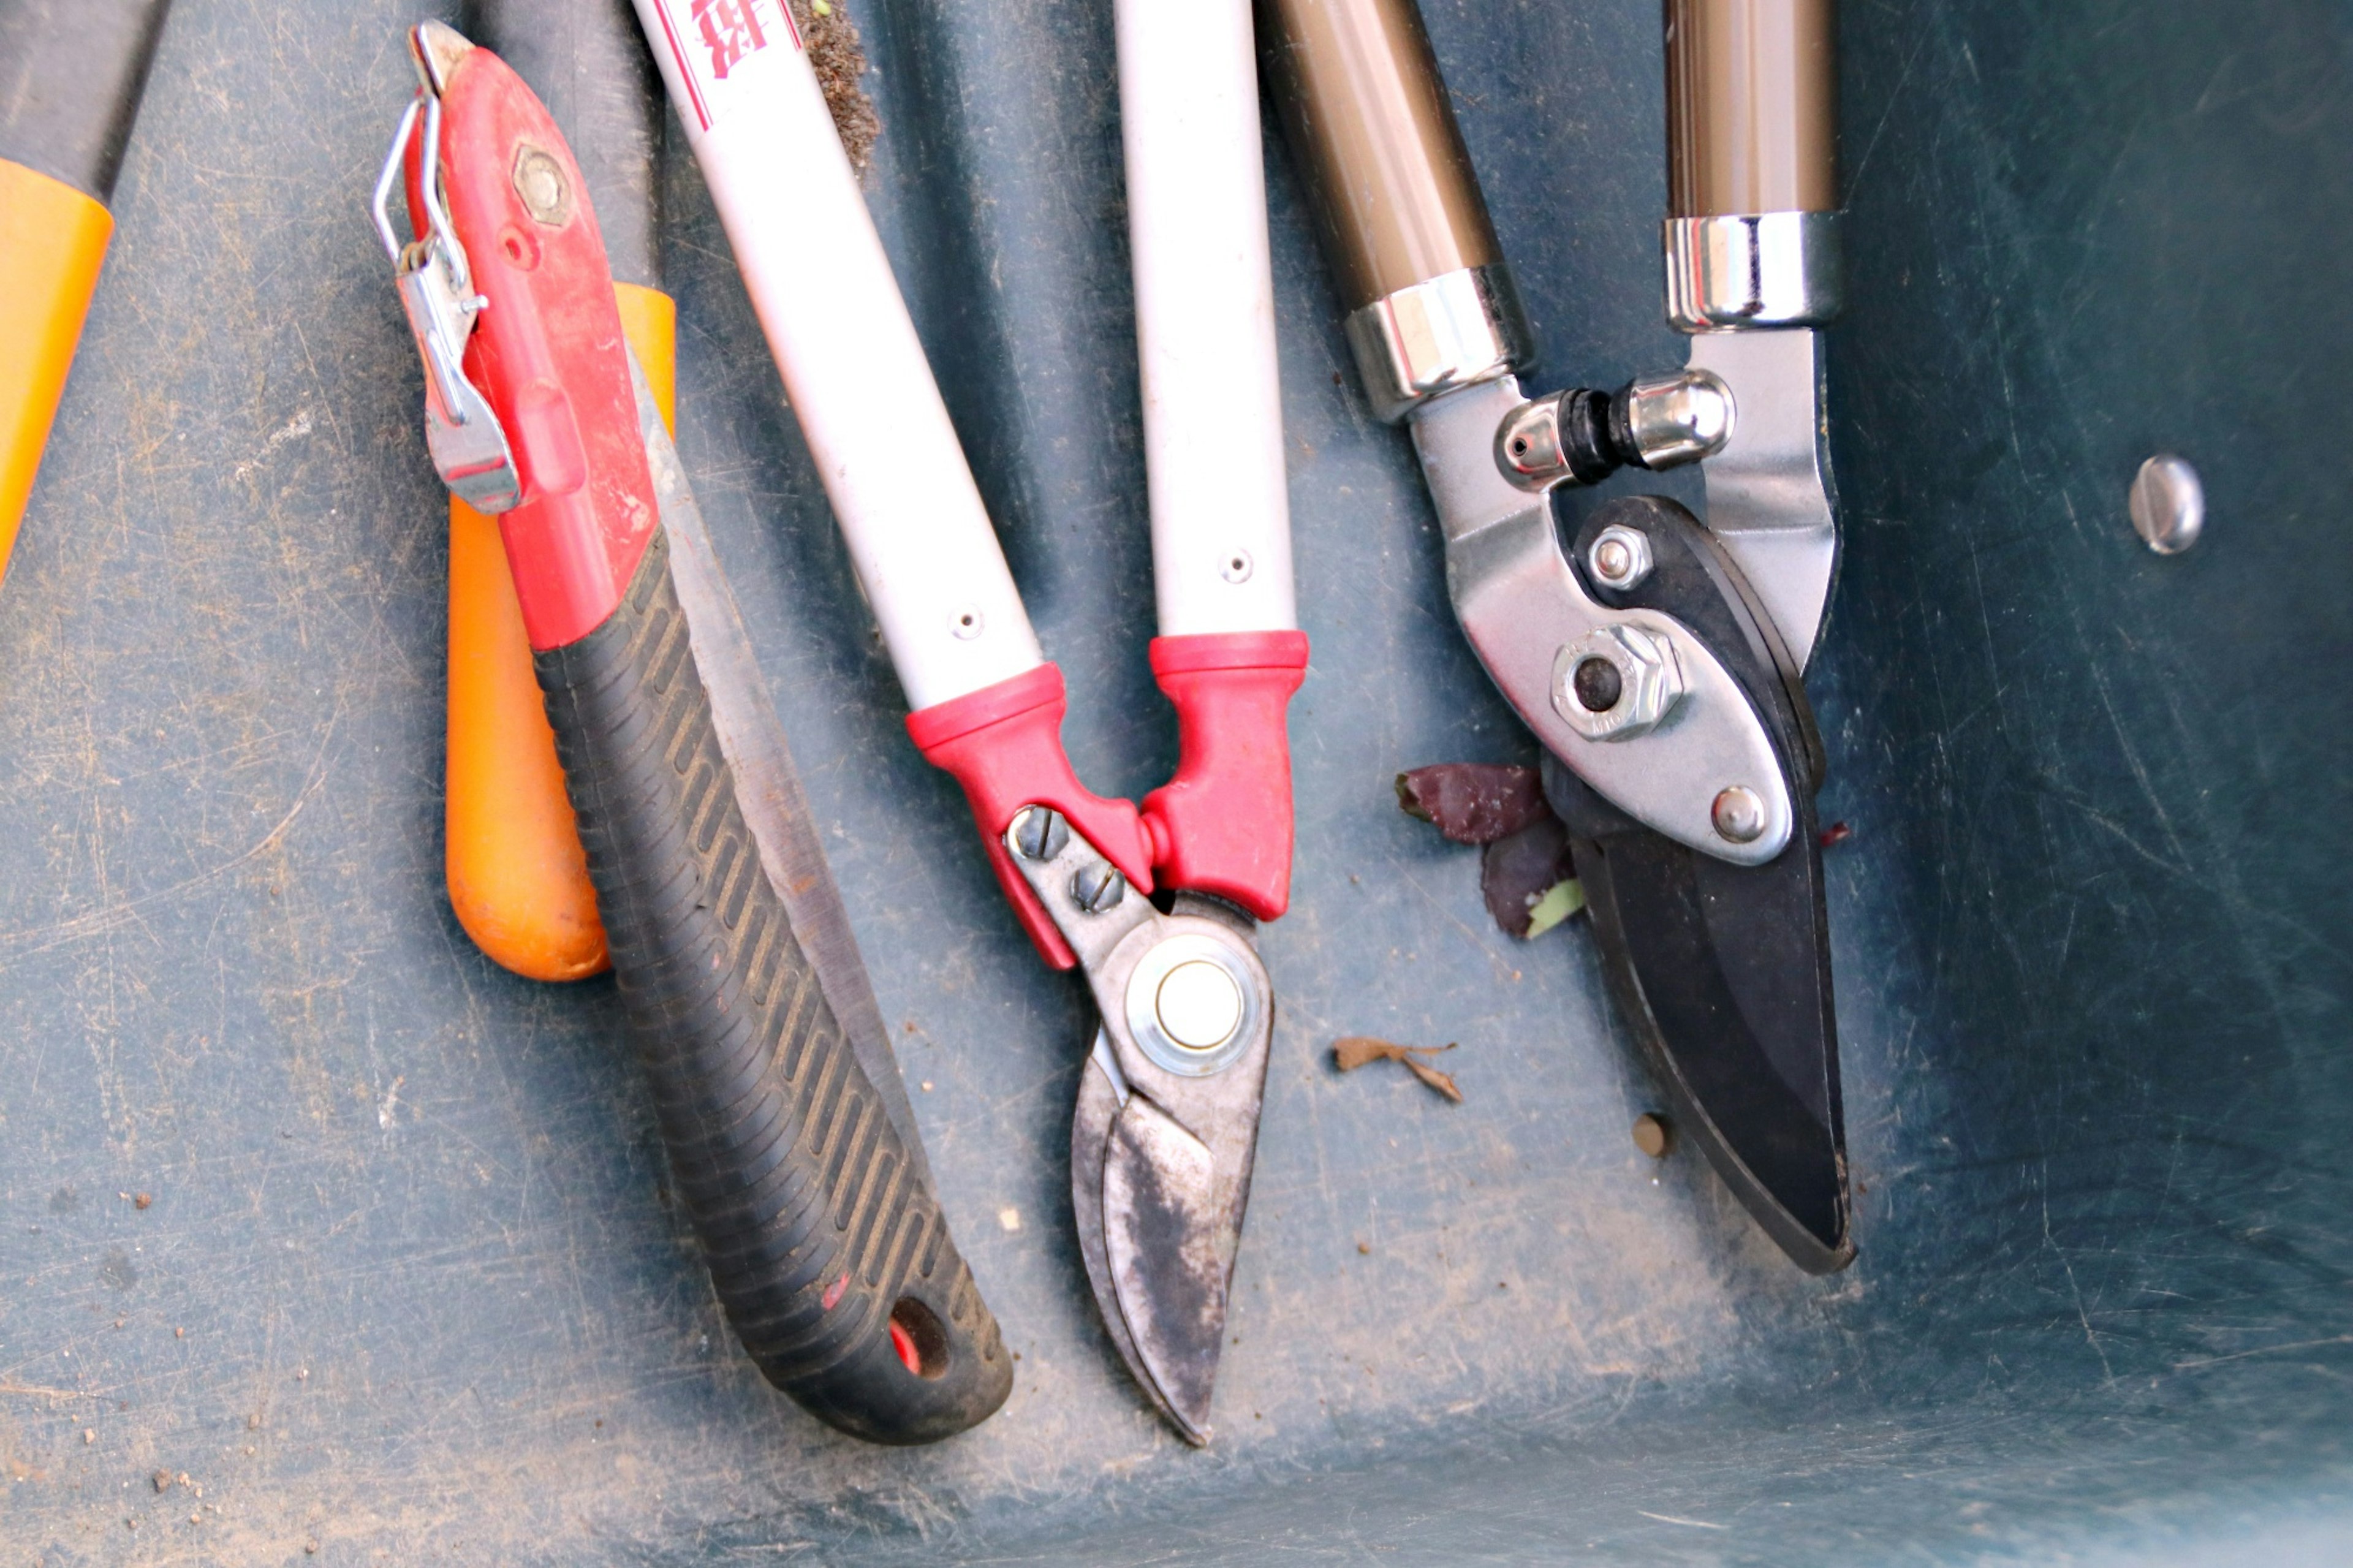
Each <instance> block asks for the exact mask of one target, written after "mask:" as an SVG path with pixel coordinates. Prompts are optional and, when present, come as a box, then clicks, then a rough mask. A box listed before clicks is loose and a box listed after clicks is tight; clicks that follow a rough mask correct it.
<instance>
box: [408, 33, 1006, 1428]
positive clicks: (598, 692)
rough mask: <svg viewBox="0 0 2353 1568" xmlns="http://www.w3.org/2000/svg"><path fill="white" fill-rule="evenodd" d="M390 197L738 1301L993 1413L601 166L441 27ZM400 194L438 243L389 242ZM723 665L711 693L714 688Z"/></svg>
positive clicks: (866, 1402) (759, 1348) (593, 860)
mask: <svg viewBox="0 0 2353 1568" xmlns="http://www.w3.org/2000/svg"><path fill="white" fill-rule="evenodd" d="M410 38H411V47H412V53H413V55H414V57H415V61H416V65H417V78H418V82H419V85H418V89H417V95H416V97H415V99H414V100H412V101H411V102H410V104H409V106H408V108H407V110H406V112H405V113H404V114H403V115H402V117H401V121H400V127H399V130H398V132H396V136H395V138H394V142H393V148H392V153H391V155H390V157H389V158H388V159H387V160H386V163H385V169H384V173H383V174H382V176H381V177H380V178H379V180H378V182H377V184H376V188H375V218H376V224H377V227H378V231H379V234H380V236H381V237H382V238H383V240H384V243H385V248H386V250H387V251H388V252H389V253H390V255H391V256H392V258H393V263H394V268H395V274H396V279H397V281H398V285H399V290H400V296H401V300H402V303H403V305H404V306H405V307H406V311H407V315H408V321H409V325H410V328H411V330H412V331H413V333H414V335H415V337H416V340H417V350H418V353H419V355H420V357H421V358H422V360H423V362H424V366H425V389H426V396H425V416H426V419H425V422H426V436H427V447H428V448H429V449H430V451H431V454H432V457H433V460H434V464H435V467H436V468H437V469H438V471H439V473H440V475H441V477H442V479H443V480H444V481H445V482H446V483H447V484H448V486H449V488H450V489H451V490H452V491H453V492H454V493H456V494H457V495H458V496H459V498H460V499H462V500H465V501H466V502H468V503H469V504H470V505H471V506H472V507H474V508H476V509H477V510H480V511H483V512H486V513H491V514H494V515H496V516H497V517H498V519H499V529H500V534H501V539H502V542H503V543H504V546H505V551H506V556H507V562H508V564H509V566H510V568H511V569H512V575H513V581H514V589H515V594H516V596H517V599H518V600H519V602H520V605H521V608H522V621H523V626H524V630H525V632H526V634H527V636H528V638H529V642H530V645H531V649H532V658H533V666H534V668H535V670H536V674H537V677H538V681H539V685H540V689H541V690H542V692H543V695H544V699H545V704H546V711H547V716H548V719H549V721H550V723H551V725H552V726H553V728H554V734H555V744H556V752H557V755H558V757H559V759H560V761H561V763H562V767H563V773H564V780H565V788H566V790H567V792H568V794H569V795H570V797H571V802H572V805H573V808H574V811H575V815H576V817H577V820H578V825H579V832H580V838H581V842H582V844H583V846H584V847H585V848H586V857H587V866H588V874H589V878H590V879H591V881H592V882H593V883H594V885H595V889H596V909H597V913H598V914H599V915H600V916H601V918H602V921H603V924H604V928H605V931H606V935H607V942H608V944H609V947H610V951H611V956H612V963H613V968H614V970H615V973H616V976H617V980H618V983H619V984H618V992H619V997H620V1001H621V1005H622V1008H623V1011H624V1014H625V1016H627V1019H628V1025H629V1028H630V1032H631V1034H632V1035H633V1036H634V1037H635V1041H636V1045H637V1050H638V1058H639V1061H640V1063H641V1064H642V1066H643V1068H644V1069H645V1071H646V1073H647V1076H648V1079H649V1086H650V1088H651V1090H652V1099H653V1102H654V1106H655V1110H656V1114H657V1120H658V1121H659V1124H660V1127H661V1131H662V1134H663V1138H664V1141H665V1142H666V1143H667V1144H668V1147H669V1152H670V1169H671V1174H672V1178H673V1181H674V1183H675V1185H676V1187H677V1189H678V1190H679V1192H680V1193H681V1195H682V1196H683V1198H684V1199H685V1203H686V1206H687V1208H688V1210H689V1212H690V1213H691V1215H692V1218H693V1222H694V1226H695V1230H696V1233H697V1235H698V1236H699V1237H700V1238H701V1240H702V1247H703V1252H704V1255H705V1258H706V1259H707V1261H708V1262H709V1264H710V1267H711V1271H712V1280H713V1282H714V1284H715V1285H716V1286H717V1288H718V1293H719V1298H720V1301H721V1304H722V1305H723V1308H724V1309H725V1310H726V1313H727V1316H728V1319H729V1321H730V1322H731V1324H732V1325H733V1328H734V1330H735V1332H736V1334H737V1336H738V1337H739V1338H740V1339H741V1340H742V1341H743V1342H744V1348H745V1349H746V1351H747V1352H750V1354H751V1355H752V1357H753V1359H754V1362H755V1363H757V1364H758V1365H759V1367H760V1369H761V1371H762V1372H763V1373H765V1375H766V1376H767V1378H768V1379H769V1381H770V1382H771V1383H773V1384H776V1386H777V1387H779V1388H780V1389H782V1390H784V1391H785V1392H786V1394H790V1395H792V1396H793V1397H794V1398H795V1399H796V1400H797V1401H799V1402H800V1403H801V1404H802V1405H805V1406H806V1407H807V1408H808V1409H809V1410H810V1411H811V1412H812V1413H814V1414H816V1415H818V1416H820V1417H821V1418H823V1419H825V1420H827V1421H828V1422H830V1423H831V1424H832V1425H834V1426H838V1427H840V1428H841V1429H842V1430H844V1431H847V1432H850V1433H852V1434H854V1435H856V1436H862V1437H866V1438H869V1439H871V1440H874V1441H878V1442H887V1443H915V1442H926V1441H931V1440H934V1439H936V1438H940V1437H944V1436H949V1435H951V1434H953V1433H955V1432H959V1431H962V1430H964V1429H965V1428H966V1427H968V1426H972V1425H974V1424H975V1423H976V1422H978V1421H980V1420H983V1419H985V1418H986V1417H987V1415H989V1414H990V1413H991V1412H993V1411H995V1410H996V1409H997V1407H998V1406H999V1405H1002V1404H1003V1403H1004V1401H1005V1398H1006V1396H1007V1394H1008V1393H1009V1392H1010V1389H1011V1386H1012V1370H1011V1364H1010V1358H1009V1356H1008V1352H1007V1351H1006V1349H1005V1347H1004V1345H1003V1342H1002V1341H1001V1339H1000V1337H999V1334H998V1331H997V1323H996V1321H995V1319H994V1318H993V1317H992V1316H991V1315H990V1313H989V1311H988V1309H987V1306H986V1304H985V1303H983V1302H982V1300H981V1299H980V1296H979V1292H978V1290H977V1289H976V1286H975V1285H974V1282H973V1279H972V1275H971V1271H970V1270H969V1269H968V1268H966V1267H965V1262H964V1260H963V1258H961V1257H960V1256H959V1255H958V1253H957V1251H956V1248H955V1244H954V1242H953V1241H952V1240H951V1239H950V1238H949V1236H948V1233H947V1226H946V1222H945V1219H944V1216H943V1215H942V1214H941V1212H940V1208H939V1205H938V1203H937V1200H936V1199H935V1197H934V1194H933V1193H932V1190H931V1184H930V1179H929V1173H928V1171H927V1170H926V1168H925V1166H924V1163H923V1158H922V1151H921V1147H920V1145H919V1144H916V1143H915V1142H913V1135H912V1131H910V1130H903V1129H902V1124H901V1122H900V1121H898V1120H896V1119H894V1117H893V1115H892V1104H891V1100H890V1098H889V1096H888V1095H887V1094H886V1092H885V1089H883V1087H881V1085H879V1084H878V1083H877V1081H876V1077H877V1075H878V1074H879V1073H881V1071H883V1070H884V1069H886V1068H887V1065H888V1064H887V1063H886V1064H882V1065H881V1067H878V1068H877V1069H876V1072H873V1073H870V1071H869V1070H868V1068H867V1066H866V1065H864V1064H862V1063H861V1061H860V1052H859V1050H858V1049H857V1047H855V1046H854V1045H853V1043H852V1042H851V1040H850V1039H849V1038H847V1037H845V1035H844V1032H843V1028H842V1026H841V1024H840V1023H839V1021H838V1019H837V1016H836V1013H835V1009H834V1007H833V1006H832V1005H830V1004H829V1002H828V994H827V986H826V984H825V982H824V977H823V976H822V975H821V974H820V973H819V972H818V966H817V963H815V962H813V958H812V954H811V953H810V952H809V951H808V950H807V947H806V946H805V944H804V942H803V941H802V939H801V936H800V934H799V933H798V932H797V930H796V928H795V925H794V923H793V919H792V916H791V913H790V912H789V910H788V908H787V905H786V900H785V899H784V898H783V897H781V896H780V894H779V891H778V886H777V883H778V877H777V874H776V872H774V871H772V870H771V868H770V866H771V863H772V862H773V861H775V859H776V857H777V854H778V849H779V846H778V845H777V843H776V836H775V835H774V834H773V833H769V834H763V833H762V832H761V831H760V827H761V826H762V823H763V821H764V820H766V819H767V817H766V813H765V807H764V806H763V805H761V803H760V800H759V795H760V793H761V792H760V791H759V790H758V789H747V788H746V787H745V786H746V785H747V784H760V783H762V782H763V781H765V780H766V779H769V778H772V777H773V773H774V768H773V758H774V757H775V756H776V755H777V754H780V752H781V736H780V734H778V733H777V731H776V718H775V714H774V711H773V710H772V709H769V708H768V707H767V705H766V703H765V694H764V693H763V692H761V690H760V689H758V687H757V685H756V666H753V667H752V669H753V674H752V676H750V677H747V676H746V675H745V673H744V664H745V663H746V662H748V661H746V660H744V659H743V658H737V657H735V655H736V654H738V653H739V652H740V643H741V637H742V634H741V629H740V626H739V625H737V624H735V623H734V622H733V616H732V609H733V605H732V601H731V600H728V599H727V598H726V597H725V592H724V587H723V583H721V582H720V581H719V580H717V579H716V576H715V571H714V569H713V568H712V565H711V563H709V561H708V560H707V558H706V556H707V552H706V551H705V550H704V549H703V547H702V529H701V524H700V520H699V517H698V516H697V515H696V513H695V511H694V508H693V500H692V496H691V493H690V492H689V490H688V488H687V485H686V482H685V476H684V473H683V471H682V470H681V468H680V466H679V464H678V461H677V457H676V454H675V452H674V451H673V449H672V448H671V447H670V437H669V434H668V431H667V429H666V427H665V426H664V424H663V421H662V417H661V414H660V411H659V406H658V405H657V400H656V398H655V396H654V395H653V393H652V391H651V389H650V388H649V386H648V385H647V384H646V383H645V381H644V379H643V377H642V376H641V375H638V374H636V371H635V367H634V366H633V364H632V362H631V360H630V357H629V353H628V348H627V346H626V343H625V340H624V333H623V330H622V323H621V319H620V315H619V312H618V308H617V304H616V300H615V295H614V286H613V278H612V273H611V270H610V268H609V266H608V264H607V256H606V250H605V245H604V240H603V237H602V235H601V233H600V230H599V228H598V226H597V222H596V213H595V210H594V207H593V205H592V204H591V202H590V199H589V193H588V188H587V184H586V180H585V179H584V177H583V175H582V174H581V170H580V166H579V164H578V163H577V162H576V161H575V158H574V157H573V154H572V152H571V150H570V148H569V147H568V146H567V145H566V143H565V138H564V137H563V136H562V135H561V134H560V133H559V132H558V131H557V129H556V126H555V123H554V120H553V119H552V118H551V117H550V116H549V114H548V112H547V110H546V109H545V107H544V106H543V104H542V103H541V102H540V100H538V99H537V98H536V97H535V96H533V93H532V91H531V89H529V88H528V87H526V86H525V85H524V84H523V82H522V79H521V78H519V77H518V76H516V74H515V73H514V72H513V71H512V69H510V68H508V67H507V65H506V64H505V63H504V62H503V61H502V60H501V59H499V58H498V57H496V56H495V55H493V54H491V52H490V51H489V50H487V49H482V48H478V47H475V46H474V45H473V44H471V43H470V41H468V40H467V39H466V38H465V37H462V36H460V35H459V34H458V33H457V32H455V31H454V30H452V29H450V28H448V27H446V26H441V25H439V24H438V23H427V24H425V25H424V26H420V27H418V28H417V29H416V30H415V32H414V33H412V34H411V35H410ZM404 183H405V184H406V191H407V199H408V210H409V212H410V214H411V215H412V218H413V219H414V220H416V221H415V223H414V227H415V231H416V232H415V237H413V238H411V239H408V240H406V241H403V240H402V239H400V238H399V237H398V236H397V235H396V233H395V231H394V229H393V226H392V220H391V215H390V210H389V207H390V198H391V194H392V190H393V188H394V187H395V186H396V185H398V184H404ZM706 681H708V684H706Z"/></svg>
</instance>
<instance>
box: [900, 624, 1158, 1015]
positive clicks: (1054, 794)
mask: <svg viewBox="0 0 2353 1568" xmlns="http://www.w3.org/2000/svg"><path fill="white" fill-rule="evenodd" d="M1069 705H1070V704H1069V698H1068V696H1067V694H1066V692H1065V690H1064V688H1063V686H1062V672H1061V670H1060V668H1057V667H1056V666H1054V665H1050V664H1041V665H1039V667H1038V668H1035V669H1029V670H1024V671H1023V672H1022V673H1021V674H1019V675H1016V676H1013V677H1010V678H1009V679H1004V680H1000V681H998V682H997V684H996V685H994V686H984V687H982V688H981V689H979V690H978V691H972V692H967V693H965V695H964V696H962V697H954V698H950V699H949V700H947V701H945V702H935V703H934V704H933V705H932V706H931V707H929V708H925V709H923V710H920V711H918V712H913V713H910V714H908V715H907V733H908V734H910V735H912V736H913V737H914V741H915V746H916V749H917V750H919V751H921V752H923V756H924V759H925V760H926V761H928V762H930V763H932V764H933V765H934V767H940V768H944V769H946V770H947V771H948V772H949V773H954V774H955V779H956V782H957V783H958V784H962V785H964V795H965V800H967V801H969V802H971V803H972V817H973V821H974V822H975V823H976V825H978V826H979V828H980V837H981V841H982V842H983V843H984V844H986V845H987V846H988V863H989V864H990V865H991V866H993V867H994V868H996V870H997V886H999V887H1000V888H1003V889H1005V897H1006V898H1007V900H1009V901H1010V902H1011V903H1012V905H1013V911H1014V913H1015V914H1017V915H1018V916H1019V917H1020V919H1021V929H1022V930H1024V931H1028V932H1029V940H1030V941H1031V942H1035V943H1036V944H1037V946H1038V952H1039V953H1040V954H1041V955H1042V956H1043V957H1044V958H1045V960H1046V962H1047V963H1050V964H1052V965H1053V966H1054V967H1055V968H1057V969H1070V968H1071V967H1073V966H1075V965H1076V964H1077V963H1078V962H1079V958H1078V954H1076V953H1074V952H1071V944H1070V943H1069V942H1064V941H1063V940H1062V933H1061V932H1060V931H1057V930H1055V929H1054V921H1053V919H1052V917H1051V916H1050V915H1048V914H1047V913H1046V910H1045V909H1044V907H1043V906H1041V905H1040V904H1039V902H1038V898H1037V895H1036V894H1034V893H1032V892H1031V891H1030V890H1029V883H1028V882H1027V881H1025V880H1024V879H1022V876H1021V872H1020V870H1019V869H1018V868H1016V867H1015V865H1014V864H1013V857H1012V856H1011V855H1010V854H1008V852H1007V851H1006V847H1005V830H1006V829H1007V828H1008V827H1010V826H1013V816H1014V814H1015V813H1016V812H1018V811H1019V810H1020V809H1021V808H1022V807H1023V806H1025V805H1050V806H1052V807H1053V808H1054V809H1055V810H1056V811H1059V812H1060V813H1061V814H1062V815H1063V816H1066V817H1068V818H1070V822H1071V827H1072V828H1073V829H1074V830H1076V832H1077V833H1078V835H1079V837H1082V838H1084V839H1085V840H1086V841H1087V842H1088V843H1090V844H1092V845H1093V846H1094V847H1096V848H1098V849H1100V850H1102V851H1103V854H1104V856H1105V857H1106V858H1108V859H1109V860H1110V861H1111V863H1112V864H1113V865H1114V866H1116V867H1118V868H1119V869H1120V873H1121V875H1123V876H1124V877H1125V878H1126V879H1128V882H1129V884H1130V885H1131V886H1132V887H1134V889H1135V890H1136V891H1137V892H1139V893H1149V892H1150V891H1152V839H1151V837H1150V835H1149V834H1147V833H1146V832H1145V827H1144V822H1143V819H1142V818H1141V817H1140V816H1138V815H1137V813H1136V809H1135V806H1134V804H1132V803H1131V802H1128V801H1124V800H1105V799H1104V798H1103V796H1101V795H1095V794H1092V792H1090V791H1089V790H1088V788H1087V786H1086V785H1084V784H1081V783H1080V782H1079V775H1078V774H1077V773H1075V772H1074V771H1072V769H1071V759H1070V758H1069V757H1068V756H1066V755H1065V754H1064V753H1063V751H1062V714H1063V711H1064V710H1066V709H1067V708H1068V707H1069Z"/></svg>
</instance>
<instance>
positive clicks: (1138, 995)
mask: <svg viewBox="0 0 2353 1568" xmlns="http://www.w3.org/2000/svg"><path fill="white" fill-rule="evenodd" d="M1238 942H1239V939H1237V943H1238ZM1261 989H1262V986H1261V979H1260V976H1259V974H1258V973H1257V972H1256V971H1255V970H1254V969H1253V968H1252V966H1251V965H1250V963H1247V962H1245V961H1244V959H1243V957H1242V955H1241V953H1240V952H1239V951H1237V944H1236V943H1229V942H1220V941H1219V940H1218V938H1216V937H1215V936H1212V935H1210V934H1208V933H1207V932H1204V931H1179V932H1177V933H1176V934H1175V935H1173V936H1168V937H1165V938H1163V939H1162V940H1161V941H1160V942H1159V943H1157V944H1156V945H1155V946H1154V947H1152V948H1150V949H1148V950H1147V951H1146V952H1145V954H1144V955H1143V957H1141V958H1140V959H1138V960H1137V961H1136V964H1135V967H1134V969H1133V970H1130V971H1129V972H1128V976H1127V998H1126V1001H1127V1007H1126V1014H1127V1027H1128V1032H1129V1033H1130V1034H1131V1035H1132V1036H1133V1037H1134V1040H1135V1043H1136V1045H1137V1047H1139V1048H1141V1049H1142V1050H1143V1052H1144V1054H1145V1056H1147V1057H1149V1058H1152V1062H1153V1065H1154V1066H1155V1067H1158V1068H1162V1069H1163V1070H1165V1071H1167V1072H1171V1073H1174V1074H1176V1076H1177V1077H1178V1078H1208V1077H1209V1076H1210V1075H1211V1074H1213V1073H1219V1072H1223V1071H1224V1070H1225V1069H1226V1068H1229V1067H1231V1066H1233V1064H1234V1063H1235V1061H1236V1060H1238V1059H1239V1058H1240V1057H1241V1055H1242V1053H1243V1052H1244V1051H1246V1050H1248V1049H1249V1048H1250V1041H1251V1039H1252V1038H1253V1037H1254V1036H1255V1035H1256V1034H1257V1033H1258V1032H1259V1029H1258V1026H1259V1023H1260V1021H1261V1016H1262V1015H1263V1014H1264V1013H1265V1011H1266V1007H1265V1003H1264V1000H1263V999H1262V998H1261V996H1260V995H1259V993H1260V991H1261Z"/></svg>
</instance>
